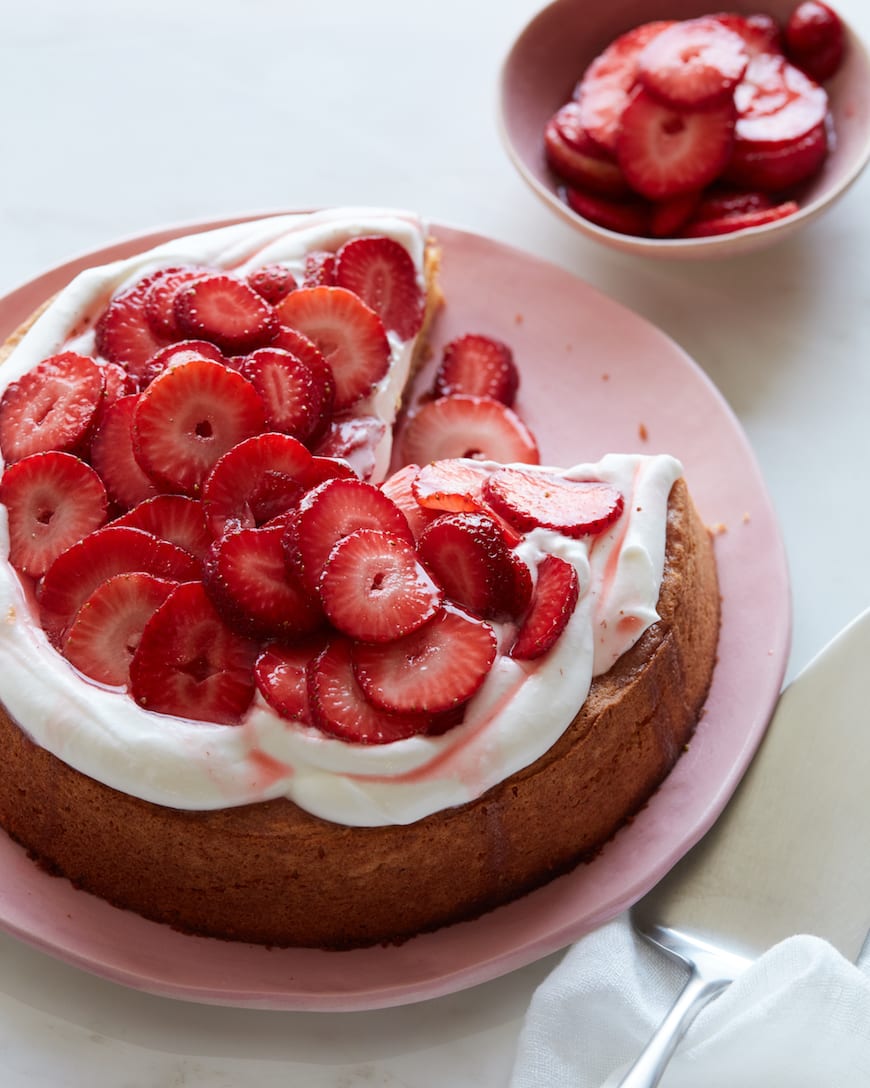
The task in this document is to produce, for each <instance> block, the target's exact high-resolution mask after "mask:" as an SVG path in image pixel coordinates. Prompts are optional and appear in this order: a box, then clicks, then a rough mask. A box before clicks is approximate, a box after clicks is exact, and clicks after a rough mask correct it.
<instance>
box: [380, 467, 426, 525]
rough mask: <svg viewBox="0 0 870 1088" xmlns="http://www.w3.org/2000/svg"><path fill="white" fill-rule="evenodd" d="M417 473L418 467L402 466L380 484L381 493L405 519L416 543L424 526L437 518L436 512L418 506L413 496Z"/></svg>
mask: <svg viewBox="0 0 870 1088" xmlns="http://www.w3.org/2000/svg"><path fill="white" fill-rule="evenodd" d="M419 472H420V466H419V465H404V466H403V467H402V468H400V469H399V470H398V471H396V472H394V473H393V474H392V476H388V477H387V478H386V480H384V482H383V483H382V484H381V491H383V493H384V494H385V495H386V496H387V497H388V498H390V499H392V500H393V502H394V503H395V504H396V506H398V508H399V509H400V510H401V511H402V513H403V514H404V515H405V517H406V518H407V521H408V525H409V526H410V528H411V532H412V533H413V534H414V539H415V540H417V541H419V539H420V534H421V533H422V532H423V530H424V529H425V528H426V526H427V525H429V524H430V522H432V521H433V520H434V519H435V518H436V517H438V511H437V510H427V509H426V508H425V507H423V506H421V505H420V503H419V502H418V501H417V499H416V496H415V495H414V481H415V480H416V479H417V475H418V473H419Z"/></svg>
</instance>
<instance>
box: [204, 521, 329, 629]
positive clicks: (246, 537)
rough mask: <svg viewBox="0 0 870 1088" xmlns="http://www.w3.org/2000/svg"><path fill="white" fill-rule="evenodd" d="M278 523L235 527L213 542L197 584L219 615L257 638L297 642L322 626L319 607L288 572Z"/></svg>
mask: <svg viewBox="0 0 870 1088" xmlns="http://www.w3.org/2000/svg"><path fill="white" fill-rule="evenodd" d="M283 536H284V526H283V525H272V526H267V527H264V528H262V529H239V530H237V531H235V532H229V533H227V534H226V535H225V536H223V537H222V538H221V539H220V540H219V541H217V542H216V543H215V544H214V546H213V547H212V550H211V552H210V553H209V555H208V557H207V559H206V562H205V568H204V575H203V581H204V584H205V588H206V590H207V591H208V595H209V597H210V598H211V600H212V602H213V604H214V606H215V608H217V610H218V612H219V613H220V615H221V617H222V618H223V619H224V621H225V622H226V623H228V624H229V626H230V627H232V628H233V629H234V630H236V631H240V632H241V633H242V634H245V635H250V636H251V637H257V638H282V639H290V638H298V637H300V636H302V635H308V634H310V633H311V632H312V631H315V630H317V628H318V627H320V626H321V625H322V623H323V612H322V611H321V608H320V605H319V603H318V602H317V601H316V600H315V598H314V597H313V596H312V595H311V594H310V593H309V592H308V590H307V589H305V587H304V586H303V585H302V582H301V581H300V580H299V579H298V578H297V577H296V575H295V574H293V573H291V572H290V571H288V569H287V566H286V564H285V561H284V548H283V546H282V543H281V541H282V538H283Z"/></svg>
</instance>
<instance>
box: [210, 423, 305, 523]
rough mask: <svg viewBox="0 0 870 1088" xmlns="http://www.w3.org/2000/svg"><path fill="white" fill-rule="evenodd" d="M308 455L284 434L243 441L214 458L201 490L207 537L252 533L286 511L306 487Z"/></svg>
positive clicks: (299, 497) (300, 446)
mask: <svg viewBox="0 0 870 1088" xmlns="http://www.w3.org/2000/svg"><path fill="white" fill-rule="evenodd" d="M313 460H314V459H313V458H312V456H311V454H310V453H309V452H308V450H307V449H306V448H305V447H304V446H303V445H302V443H301V442H299V441H298V440H297V439H295V438H291V436H290V435H289V434H273V433H272V432H269V431H267V432H265V433H264V434H258V435H254V437H253V438H247V439H245V440H244V441H243V442H239V443H238V445H236V446H233V448H232V449H231V450H228V451H227V453H225V454H224V455H223V457H221V458H220V460H219V461H218V462H217V464H216V465H215V466H214V468H213V469H212V471H211V472H210V473H209V475H208V477H207V478H206V481H205V484H204V485H203V492H202V498H203V505H204V507H205V513H206V517H207V519H208V523H209V526H210V527H211V531H212V533H213V534H214V535H215V536H216V537H217V536H221V535H222V534H223V533H225V532H226V531H227V530H231V529H238V528H252V527H255V526H257V525H263V524H264V522H267V521H269V520H271V519H272V518H274V517H277V516H278V515H279V514H283V513H285V512H286V511H287V510H290V509H292V508H293V507H294V506H296V504H297V503H298V502H299V500H300V499H301V498H302V495H303V494H304V493H305V491H306V490H308V488H309V487H311V486H312V483H313V481H310V478H309V476H308V473H309V471H310V470H311V467H312V461H313Z"/></svg>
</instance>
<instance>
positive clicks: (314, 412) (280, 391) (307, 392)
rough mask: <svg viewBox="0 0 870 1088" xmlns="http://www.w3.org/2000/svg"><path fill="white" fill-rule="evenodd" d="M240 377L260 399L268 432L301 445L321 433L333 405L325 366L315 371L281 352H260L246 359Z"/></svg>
mask: <svg viewBox="0 0 870 1088" xmlns="http://www.w3.org/2000/svg"><path fill="white" fill-rule="evenodd" d="M240 373H241V374H242V375H243V376H244V377H245V378H247V379H248V381H249V382H250V383H251V385H253V387H254V388H255V389H256V390H257V392H258V393H259V394H260V396H261V397H262V398H263V403H264V404H265V405H266V426H267V427H268V428H269V430H270V431H283V432H284V433H285V434H290V435H293V437H294V438H298V439H299V441H300V442H308V441H310V440H311V439H312V437H313V436H315V435H320V434H322V433H323V431H324V429H325V428H326V426H327V425H328V423H329V420H330V418H331V417H332V406H333V404H334V403H335V379H334V377H333V375H332V370H331V369H330V367H329V366H328V364H326V363H324V365H323V367H322V368H321V369H319V370H315V369H313V368H312V367H311V366H309V365H308V363H306V362H305V361H304V360H302V359H300V358H299V357H298V356H296V355H294V354H292V353H291V352H289V351H285V350H283V349H282V348H260V349H259V350H258V351H255V352H253V353H252V354H251V355H248V356H247V357H246V358H245V360H244V361H243V362H242V365H241V368H240Z"/></svg>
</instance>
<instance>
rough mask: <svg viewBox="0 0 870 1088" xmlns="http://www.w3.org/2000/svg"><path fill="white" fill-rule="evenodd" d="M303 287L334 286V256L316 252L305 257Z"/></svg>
mask: <svg viewBox="0 0 870 1088" xmlns="http://www.w3.org/2000/svg"><path fill="white" fill-rule="evenodd" d="M302 286H303V287H334V286H335V254H334V253H327V252H325V251H322V250H317V251H315V252H313V253H307V254H306V255H305V274H304V276H303V279H302Z"/></svg>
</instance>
